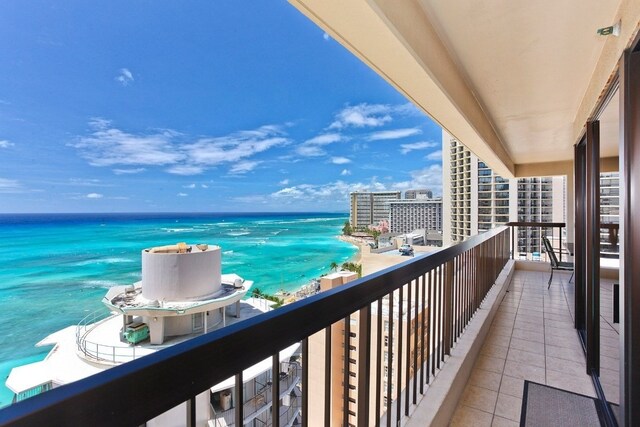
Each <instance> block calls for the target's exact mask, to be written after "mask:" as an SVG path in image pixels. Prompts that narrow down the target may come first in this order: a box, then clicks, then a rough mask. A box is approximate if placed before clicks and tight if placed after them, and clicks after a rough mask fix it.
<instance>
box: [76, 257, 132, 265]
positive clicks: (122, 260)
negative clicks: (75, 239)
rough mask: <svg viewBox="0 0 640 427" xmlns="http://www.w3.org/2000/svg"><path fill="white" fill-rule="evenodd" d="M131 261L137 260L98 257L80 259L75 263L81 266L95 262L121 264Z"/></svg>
mask: <svg viewBox="0 0 640 427" xmlns="http://www.w3.org/2000/svg"><path fill="white" fill-rule="evenodd" d="M129 262H135V261H134V260H132V259H129V258H115V257H114V258H96V259H88V260H85V261H79V262H76V263H75V264H74V265H77V266H79V267H81V266H85V265H94V264H121V263H129Z"/></svg>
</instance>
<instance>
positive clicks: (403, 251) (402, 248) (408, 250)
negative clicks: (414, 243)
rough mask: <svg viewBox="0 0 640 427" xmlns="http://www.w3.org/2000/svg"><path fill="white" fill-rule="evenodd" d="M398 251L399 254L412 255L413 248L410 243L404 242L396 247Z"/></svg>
mask: <svg viewBox="0 0 640 427" xmlns="http://www.w3.org/2000/svg"><path fill="white" fill-rule="evenodd" d="M398 251H399V252H400V255H413V248H412V247H411V245H407V244H404V245H402V246H400V249H398Z"/></svg>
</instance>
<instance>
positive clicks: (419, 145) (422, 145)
mask: <svg viewBox="0 0 640 427" xmlns="http://www.w3.org/2000/svg"><path fill="white" fill-rule="evenodd" d="M437 145H438V144H437V143H435V142H433V141H422V142H413V143H411V144H400V147H401V148H400V152H401V153H402V154H407V153H410V152H411V151H414V150H426V149H427V148H433V147H435V146H437Z"/></svg>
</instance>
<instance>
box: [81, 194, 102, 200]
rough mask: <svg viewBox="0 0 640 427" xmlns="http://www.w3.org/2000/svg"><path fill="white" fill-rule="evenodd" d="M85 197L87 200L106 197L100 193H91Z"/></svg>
mask: <svg viewBox="0 0 640 427" xmlns="http://www.w3.org/2000/svg"><path fill="white" fill-rule="evenodd" d="M85 197H86V198H87V199H102V198H103V197H104V195H103V194H100V193H89V194H87V195H86V196H85Z"/></svg>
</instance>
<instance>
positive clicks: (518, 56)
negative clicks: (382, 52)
mask: <svg viewBox="0 0 640 427" xmlns="http://www.w3.org/2000/svg"><path fill="white" fill-rule="evenodd" d="M420 2H421V5H422V7H423V9H424V11H425V13H426V14H427V16H428V17H429V20H430V21H431V22H432V23H433V25H434V27H435V29H436V31H437V32H438V35H439V37H440V38H441V40H442V42H443V43H444V45H445V46H446V48H447V49H448V51H449V53H450V55H451V56H452V58H453V60H454V61H455V62H457V64H458V66H459V68H460V70H461V72H462V74H463V75H464V76H465V78H466V80H467V84H468V85H469V87H470V89H471V91H472V92H473V93H474V94H475V96H476V98H477V100H478V101H479V103H480V105H481V106H482V108H483V109H484V111H485V114H486V115H487V116H488V118H489V120H490V121H491V122H492V123H493V126H494V128H495V130H496V133H497V134H498V136H499V138H500V139H501V140H502V142H503V144H504V146H505V147H506V149H507V151H508V152H509V154H510V156H511V158H512V159H513V161H514V163H535V162H547V161H553V160H564V159H570V158H572V156H573V148H572V145H573V144H574V143H575V142H576V141H574V140H573V138H574V131H573V126H574V121H575V119H576V112H577V110H578V108H579V106H580V102H581V100H582V98H583V96H584V94H585V91H586V90H587V86H588V84H589V81H590V79H591V77H592V74H593V72H594V69H595V67H596V64H597V62H598V58H599V57H600V54H601V51H602V49H603V46H604V42H605V37H602V36H599V35H597V34H596V30H597V29H598V28H599V27H604V26H608V25H611V24H612V23H613V22H612V21H613V20H614V18H615V16H616V12H617V9H618V7H619V2H618V1H617V0H561V1H558V0H536V1H526V2H525V1H513V0H485V1H451V0H420Z"/></svg>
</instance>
